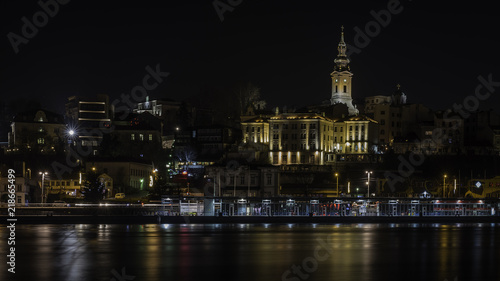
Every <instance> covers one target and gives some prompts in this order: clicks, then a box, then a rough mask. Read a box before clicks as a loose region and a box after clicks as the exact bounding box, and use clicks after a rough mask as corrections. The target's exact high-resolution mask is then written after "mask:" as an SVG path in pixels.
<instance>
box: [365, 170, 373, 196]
mask: <svg viewBox="0 0 500 281" xmlns="http://www.w3.org/2000/svg"><path fill="white" fill-rule="evenodd" d="M366 173H367V174H368V182H366V184H367V185H368V197H370V175H371V174H372V173H373V172H372V171H366Z"/></svg>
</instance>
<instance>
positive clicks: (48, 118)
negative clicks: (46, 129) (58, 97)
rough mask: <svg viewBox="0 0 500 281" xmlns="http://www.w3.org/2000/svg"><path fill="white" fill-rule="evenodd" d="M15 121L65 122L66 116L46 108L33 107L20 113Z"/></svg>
mask: <svg viewBox="0 0 500 281" xmlns="http://www.w3.org/2000/svg"><path fill="white" fill-rule="evenodd" d="M13 122H23V123H49V124H64V117H63V116H62V115H61V114H57V113H55V112H52V111H48V110H45V109H41V108H39V109H33V110H28V111H24V112H21V113H18V114H17V115H16V116H15V117H14V119H13Z"/></svg>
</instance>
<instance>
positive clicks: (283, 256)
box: [0, 224, 500, 281]
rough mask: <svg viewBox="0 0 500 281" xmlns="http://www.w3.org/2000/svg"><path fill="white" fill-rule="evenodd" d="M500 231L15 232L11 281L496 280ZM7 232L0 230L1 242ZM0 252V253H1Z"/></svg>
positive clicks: (242, 227)
mask: <svg viewBox="0 0 500 281" xmlns="http://www.w3.org/2000/svg"><path fill="white" fill-rule="evenodd" d="M499 229H500V225H499V224H428V225H423V224H180V225H174V224H162V225H110V224H107V225H85V224H76V225H18V227H17V228H16V243H17V245H16V262H17V267H16V272H17V273H16V275H15V277H16V279H15V280H112V278H115V280H120V279H119V278H117V276H115V275H114V274H113V272H114V273H115V274H119V275H121V274H122V273H123V274H126V275H127V276H128V277H130V278H131V277H135V278H134V279H133V280H206V279H214V278H215V277H217V279H218V280H294V281H297V280H356V281H359V280H443V281H444V280H445V279H448V280H454V278H455V277H457V280H499V278H498V277H499V276H500V269H499V268H500V267H499V266H497V265H498V264H499V263H500V246H499V245H500V235H499V233H498V231H499ZM7 235H8V232H7V229H6V228H5V227H4V226H3V227H2V228H0V236H1V238H2V240H3V241H5V242H3V243H5V244H6V241H7ZM5 244H4V245H5ZM7 254H8V253H7V248H6V247H0V255H1V256H2V257H5V256H6V255H7ZM0 270H1V273H0V277H1V278H0V280H9V279H7V278H6V276H8V275H9V274H10V273H8V272H7V267H6V264H5V263H4V262H2V263H1V264H0ZM121 277H123V276H121ZM122 280H131V279H122Z"/></svg>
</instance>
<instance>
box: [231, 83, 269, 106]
mask: <svg viewBox="0 0 500 281" xmlns="http://www.w3.org/2000/svg"><path fill="white" fill-rule="evenodd" d="M235 93H236V97H237V98H238V105H239V107H240V113H241V114H243V113H244V112H245V111H246V110H247V108H248V106H250V105H252V106H254V107H255V108H257V104H258V107H259V108H260V107H262V106H265V102H264V104H261V103H262V102H263V101H261V100H260V88H259V87H257V86H255V85H254V84H252V83H250V82H248V83H247V84H245V85H241V86H239V87H237V88H236V91H235Z"/></svg>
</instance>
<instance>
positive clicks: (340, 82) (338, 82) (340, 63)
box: [330, 26, 359, 115]
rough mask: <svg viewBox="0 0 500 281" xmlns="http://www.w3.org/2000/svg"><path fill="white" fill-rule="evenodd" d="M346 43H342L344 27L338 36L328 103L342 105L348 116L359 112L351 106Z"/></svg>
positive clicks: (350, 73) (350, 85)
mask: <svg viewBox="0 0 500 281" xmlns="http://www.w3.org/2000/svg"><path fill="white" fill-rule="evenodd" d="M346 49H347V46H346V43H345V42H344V27H343V26H342V32H341V35H340V42H339V46H338V48H337V50H338V52H339V53H338V55H337V58H336V59H335V60H334V62H335V66H334V68H333V72H332V73H331V74H330V76H331V77H332V98H331V99H330V102H331V104H332V105H334V104H337V103H343V104H345V105H347V108H348V109H349V115H358V114H359V110H358V109H356V107H355V106H354V105H353V104H352V96H351V93H352V72H351V69H350V67H349V62H350V60H349V58H347V55H346Z"/></svg>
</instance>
